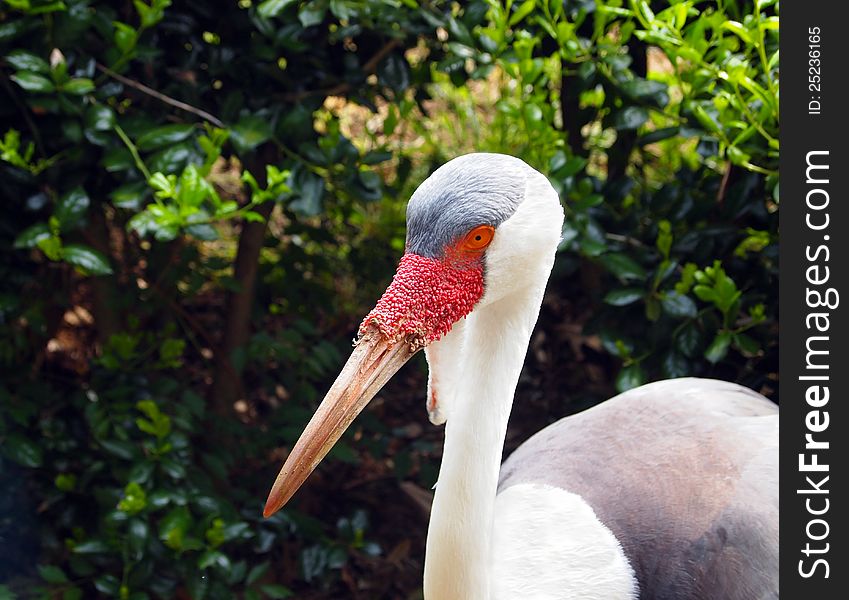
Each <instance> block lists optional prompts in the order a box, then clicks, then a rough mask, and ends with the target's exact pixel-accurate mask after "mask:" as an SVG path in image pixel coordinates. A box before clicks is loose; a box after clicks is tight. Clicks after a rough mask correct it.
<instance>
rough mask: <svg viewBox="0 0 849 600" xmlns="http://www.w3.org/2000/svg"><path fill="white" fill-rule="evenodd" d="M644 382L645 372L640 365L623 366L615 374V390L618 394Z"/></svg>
mask: <svg viewBox="0 0 849 600" xmlns="http://www.w3.org/2000/svg"><path fill="white" fill-rule="evenodd" d="M645 382H646V372H645V371H643V368H642V367H641V366H640V365H630V366H627V367H624V368H623V369H622V370H621V371H619V374H618V375H617V376H616V391H617V392H619V393H620V394H621V393H622V392H626V391H628V390H630V389H633V388H635V387H639V386H641V385H643V384H644V383H645Z"/></svg>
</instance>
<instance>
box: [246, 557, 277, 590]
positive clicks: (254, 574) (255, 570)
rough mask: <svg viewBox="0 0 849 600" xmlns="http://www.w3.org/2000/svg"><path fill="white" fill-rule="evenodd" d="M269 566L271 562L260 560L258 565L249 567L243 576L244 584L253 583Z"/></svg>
mask: <svg viewBox="0 0 849 600" xmlns="http://www.w3.org/2000/svg"><path fill="white" fill-rule="evenodd" d="M270 566H271V563H270V562H268V561H265V562H261V563H259V564H258V565H256V566H254V567H252V568H251V570H250V571H249V572H248V576H247V577H246V578H245V585H253V584H254V583H256V582H257V580H259V579H260V578H261V577H262V576H263V575H265V574H266V573H267V572H268V568H269V567H270Z"/></svg>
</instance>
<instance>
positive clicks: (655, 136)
mask: <svg viewBox="0 0 849 600" xmlns="http://www.w3.org/2000/svg"><path fill="white" fill-rule="evenodd" d="M680 132H681V128H680V127H678V126H677V125H676V126H675V127H664V128H662V129H655V130H654V131H649V132H648V133H647V134H645V135H641V136H640V137H639V139H637V145H638V146H645V145H647V144H654V143H656V142H660V141H662V140H666V139H669V138H671V137H675V136H676V135H678V134H679V133H680Z"/></svg>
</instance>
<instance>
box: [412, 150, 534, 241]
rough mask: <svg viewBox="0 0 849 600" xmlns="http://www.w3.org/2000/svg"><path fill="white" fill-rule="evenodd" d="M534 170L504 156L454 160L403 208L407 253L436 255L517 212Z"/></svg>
mask: <svg viewBox="0 0 849 600" xmlns="http://www.w3.org/2000/svg"><path fill="white" fill-rule="evenodd" d="M533 172H534V171H533V169H531V167H529V166H528V165H527V164H526V163H525V162H523V161H521V160H519V159H518V158H515V157H513V156H507V155H505V154H488V153H482V152H480V153H474V154H466V155H464V156H460V157H457V158H455V159H453V160H451V161H449V162H447V163H445V164H444V165H442V166H441V167H439V168H438V169H437V170H436V171H434V172H433V174H431V176H430V177H428V178H427V179H426V180H425V181H424V183H422V184H421V185H420V186H419V187H418V189H417V190H416V191H415V193H413V196H412V198H410V202H409V204H408V205H407V250H408V251H409V252H413V253H415V254H419V255H421V256H427V257H430V258H436V257H441V256H442V255H443V253H444V251H445V248H446V246H448V245H449V244H452V243H454V242H455V241H457V240H458V239H459V238H460V237H462V236H463V235H465V234H466V233H467V232H468V231H469V230H470V229H471V228H472V227H476V226H478V225H492V226H493V227H498V225H500V224H501V223H503V222H504V221H506V220H507V219H508V218H510V216H511V215H512V214H513V213H514V212H515V211H516V208H517V207H518V206H519V204H521V202H522V200H523V199H524V195H525V184H526V182H527V179H528V176H529V175H531V174H532V173H533Z"/></svg>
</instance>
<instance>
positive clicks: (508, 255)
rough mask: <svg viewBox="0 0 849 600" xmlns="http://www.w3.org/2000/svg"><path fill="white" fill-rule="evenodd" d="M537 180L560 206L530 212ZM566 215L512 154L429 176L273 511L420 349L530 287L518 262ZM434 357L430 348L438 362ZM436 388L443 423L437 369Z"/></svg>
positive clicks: (529, 258) (283, 475) (470, 158)
mask: <svg viewBox="0 0 849 600" xmlns="http://www.w3.org/2000/svg"><path fill="white" fill-rule="evenodd" d="M531 180H534V181H535V182H536V183H537V184H539V181H540V180H542V181H543V182H544V186H545V187H546V188H547V189H543V192H544V194H548V196H549V198H550V197H551V196H552V195H553V198H554V205H552V206H556V209H553V212H551V213H549V214H539V211H534V210H531V211H525V212H526V213H528V214H524V215H522V214H520V213H521V211H518V210H517V209H518V208H519V207H520V206H521V205H522V203H523V201H524V199H525V196H526V194H527V190H528V189H530V184H529V181H531ZM549 205H551V201H549ZM549 208H551V206H549ZM552 215H553V216H554V217H556V218H552ZM558 219H559V221H558ZM562 219H563V211H562V208H561V207H560V203H559V200H558V199H557V195H556V193H554V190H553V189H551V186H550V184H548V181H547V180H546V179H545V178H544V177H543V176H542V175H540V174H539V173H537V172H536V171H534V170H533V169H531V167H529V166H528V165H527V164H525V163H524V162H522V161H521V160H519V159H517V158H514V157H511V156H506V155H501V154H467V155H465V156H461V157H458V158H455V159H454V160H452V161H450V162H448V163H446V164H445V165H443V166H442V167H440V168H439V169H437V170H436V171H435V172H434V173H433V174H432V175H431V176H430V177H429V178H428V179H427V180H425V182H424V183H422V185H421V186H419V188H418V189H417V190H416V191H415V193H414V194H413V196H412V197H411V199H410V202H409V204H408V205H407V242H406V251H405V253H404V255H403V257H402V258H401V261H400V263H399V265H398V269H397V271H396V273H395V277H394V278H393V280H392V283H390V285H389V287H388V288H387V289H386V291H385V292H384V294H383V295H382V296H381V298H380V299H379V300H378V302H377V304H376V305H375V307H374V309H372V310H371V311H370V312H369V313H368V315H366V317H365V319H363V321H362V324H361V325H360V328H359V332H358V333H359V337H358V339H357V341H356V342H355V346H354V350H353V352H352V353H351V356H350V357H349V358H348V361H347V362H346V364H345V366H344V367H343V368H342V371H341V372H340V374H339V376H338V377H337V378H336V381H335V382H334V383H333V385H332V386H331V388H330V390H329V391H328V393H327V395H326V396H325V398H324V400H323V401H322V402H321V404H320V405H319V407H318V409H317V410H316V413H315V414H314V415H313V417H312V419H311V420H310V422H309V423H308V424H307V427H306V429H305V430H304V432H303V433H302V434H301V437H300V438H299V439H298V441H297V442H296V444H295V446H294V448H293V449H292V452H291V453H290V454H289V456H288V458H287V459H286V462H285V464H284V465H283V468H282V469H281V470H280V473H279V474H278V476H277V479H276V481H275V482H274V485H273V486H272V489H271V492H270V493H269V496H268V500H267V502H266V505H265V510H264V511H263V514H264V515H265V516H266V517H268V516H270V515H272V514H273V513H275V512H276V511H278V510H279V509H280V508H281V507H282V506H283V505H284V504H285V503H286V502H287V501H288V500H289V499H290V498H291V497H292V495H293V494H294V493H295V492H296V491H297V489H298V488H299V487H300V486H301V484H302V483H303V482H304V481H305V480H306V478H307V477H308V476H309V474H310V473H311V472H312V471H313V469H315V467H316V466H317V465H318V463H319V462H320V461H321V460H322V459H323V458H324V456H325V455H326V454H327V453H328V452H329V451H330V449H331V448H332V447H333V444H335V443H336V441H337V440H338V439H339V438H340V437H341V436H342V434H343V433H344V431H345V429H347V427H348V426H349V425H350V424H351V422H352V421H353V420H354V418H355V417H356V416H357V415H358V414H359V413H360V411H361V410H362V409H363V408H364V407H365V405H366V404H368V402H369V401H370V400H371V399H372V398H373V397H374V396H375V394H377V392H378V391H380V389H381V388H382V387H383V385H384V384H385V383H386V382H387V381H389V379H390V378H391V377H392V376H393V375H394V374H395V373H396V372H397V371H398V369H400V368H401V366H403V365H404V363H406V362H407V361H408V360H409V359H410V358H411V357H412V356H413V355H414V354H415V353H416V352H418V351H419V350H421V349H423V348H432V349H433V348H436V346H437V345H438V344H439V342H440V340H442V339H443V338H445V336H447V335H449V334H450V332H451V331H452V328H454V327H455V325H456V324H457V323H458V322H459V321H461V320H462V319H464V317H466V316H468V315H469V314H470V313H471V312H472V311H473V310H474V309H475V308H476V307H479V306H481V305H483V304H486V303H488V302H493V301H495V300H497V299H498V298H500V297H503V296H504V294H507V293H510V292H511V291H512V290H515V289H516V288H520V287H521V286H522V285H523V278H522V277H521V276H517V274H516V271H517V269H518V270H519V271H520V272H522V269H523V267H526V269H531V270H533V269H534V264H535V262H534V261H535V260H536V254H535V252H534V251H529V249H531V250H533V249H534V248H535V247H536V246H540V247H543V248H547V249H548V251H549V253H550V249H551V240H553V241H554V242H553V243H554V246H556V240H557V238H558V237H559V233H560V224H561V223H562ZM535 220H539V221H540V223H539V224H540V225H541V227H537V224H536V223H535ZM543 221H544V222H543ZM537 229H540V230H541V231H543V232H544V234H545V235H543V236H542V237H543V238H545V239H544V242H545V243H542V244H540V243H537V242H538V240H537V238H538V237H539V235H538V232H537ZM508 231H509V232H510V233H509V234H507V233H506V232H508ZM549 268H550V265H549ZM432 358H435V356H433V357H432V356H431V355H430V354H429V356H428V360H429V362H430V363H431V371H433V366H434V365H433V361H432V360H431V359H432ZM429 388H430V389H429V393H428V397H429V403H428V409H429V412H431V420H433V421H434V422H438V421H440V420H441V417H439V416H437V415H438V414H439V413H438V412H437V411H436V405H435V398H436V389H435V383H434V380H433V378H432V379H431V381H430V382H429ZM440 397H443V394H440ZM431 401H433V406H431Z"/></svg>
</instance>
